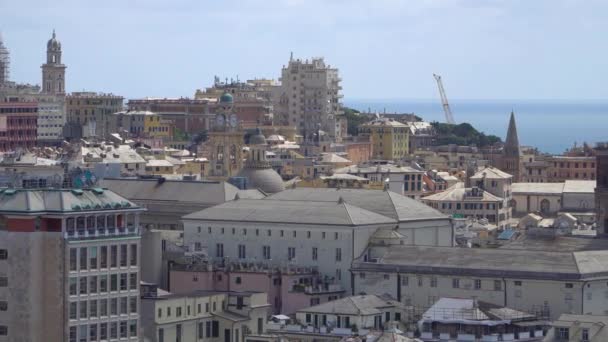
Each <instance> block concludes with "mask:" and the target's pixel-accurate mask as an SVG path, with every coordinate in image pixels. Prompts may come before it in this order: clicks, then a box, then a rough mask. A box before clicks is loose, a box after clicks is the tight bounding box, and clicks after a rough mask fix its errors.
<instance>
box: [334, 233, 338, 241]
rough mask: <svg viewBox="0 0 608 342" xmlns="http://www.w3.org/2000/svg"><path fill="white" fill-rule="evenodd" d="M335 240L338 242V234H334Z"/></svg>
mask: <svg viewBox="0 0 608 342" xmlns="http://www.w3.org/2000/svg"><path fill="white" fill-rule="evenodd" d="M334 240H338V233H337V232H336V233H334Z"/></svg>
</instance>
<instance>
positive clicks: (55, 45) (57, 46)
mask: <svg viewBox="0 0 608 342" xmlns="http://www.w3.org/2000/svg"><path fill="white" fill-rule="evenodd" d="M46 48H47V49H48V50H61V43H60V42H59V41H58V40H57V38H56V36H55V30H53V37H52V38H51V39H49V41H48V42H47V43H46Z"/></svg>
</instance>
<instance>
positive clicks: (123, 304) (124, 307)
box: [120, 297, 129, 315]
mask: <svg viewBox="0 0 608 342" xmlns="http://www.w3.org/2000/svg"><path fill="white" fill-rule="evenodd" d="M128 308H129V304H128V302H127V297H120V314H121V315H126V314H127V313H128Z"/></svg>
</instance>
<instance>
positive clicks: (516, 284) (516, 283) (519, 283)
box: [513, 280, 521, 286]
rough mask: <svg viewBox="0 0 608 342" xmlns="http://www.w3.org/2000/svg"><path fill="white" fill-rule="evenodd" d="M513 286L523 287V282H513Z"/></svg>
mask: <svg viewBox="0 0 608 342" xmlns="http://www.w3.org/2000/svg"><path fill="white" fill-rule="evenodd" d="M513 284H514V285H515V286H521V281H520V280H516V281H514V282H513Z"/></svg>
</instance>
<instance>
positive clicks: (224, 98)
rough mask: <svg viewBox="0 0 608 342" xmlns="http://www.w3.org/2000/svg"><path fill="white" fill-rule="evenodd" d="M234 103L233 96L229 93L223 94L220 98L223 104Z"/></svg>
mask: <svg viewBox="0 0 608 342" xmlns="http://www.w3.org/2000/svg"><path fill="white" fill-rule="evenodd" d="M232 101H233V98H232V95H230V94H229V93H223V94H222V96H220V102H221V103H232Z"/></svg>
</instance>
